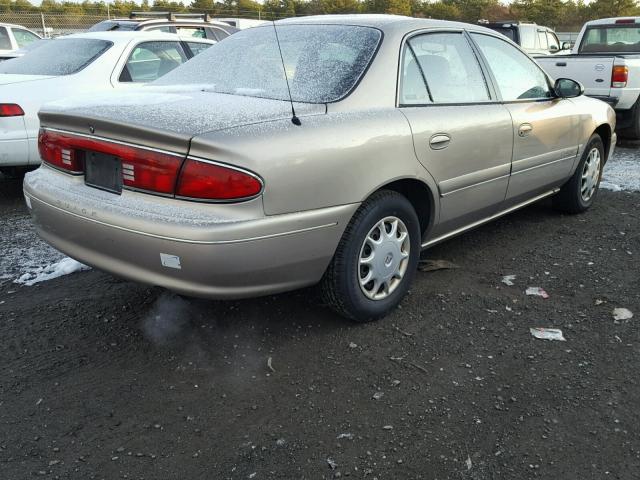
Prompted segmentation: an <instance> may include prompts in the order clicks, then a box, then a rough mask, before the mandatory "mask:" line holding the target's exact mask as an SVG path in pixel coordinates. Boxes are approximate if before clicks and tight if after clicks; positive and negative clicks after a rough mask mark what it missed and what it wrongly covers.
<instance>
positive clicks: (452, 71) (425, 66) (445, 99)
mask: <svg viewBox="0 0 640 480" xmlns="http://www.w3.org/2000/svg"><path fill="white" fill-rule="evenodd" d="M407 47H408V48H406V49H405V53H404V54H405V58H404V59H403V64H404V71H403V76H402V81H401V88H402V91H401V94H400V98H401V102H402V103H403V104H404V105H412V104H413V105H416V104H421V103H473V102H483V101H487V100H489V92H488V90H487V84H486V82H485V79H484V76H483V75H482V71H481V70H480V65H479V64H478V61H477V59H476V57H475V55H474V53H473V51H472V50H471V47H470V46H469V44H468V42H467V40H466V39H465V38H464V36H463V35H462V34H461V33H431V34H425V35H418V36H415V37H413V38H411V39H410V40H409V41H408V42H407ZM421 81H422V82H423V83H425V86H424V88H425V89H426V93H427V98H426V99H425V98H424V95H425V91H424V89H423V87H422V86H420V82H421ZM425 100H426V101H425Z"/></svg>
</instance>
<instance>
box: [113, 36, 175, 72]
mask: <svg viewBox="0 0 640 480" xmlns="http://www.w3.org/2000/svg"><path fill="white" fill-rule="evenodd" d="M186 61H187V56H186V55H185V53H184V52H183V50H182V47H181V46H180V43H179V42H144V43H141V44H140V45H138V46H137V47H135V48H134V49H133V51H132V52H131V55H129V59H128V60H127V63H126V65H125V67H124V69H123V70H122V73H121V74H120V78H119V80H120V81H121V82H150V81H152V80H155V79H157V78H160V77H161V76H163V75H165V74H166V73H169V72H170V71H171V70H173V69H174V68H176V67H178V66H180V65H181V64H183V63H184V62H186Z"/></svg>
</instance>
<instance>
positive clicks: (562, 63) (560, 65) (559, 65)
mask: <svg viewBox="0 0 640 480" xmlns="http://www.w3.org/2000/svg"><path fill="white" fill-rule="evenodd" d="M566 66H567V62H556V67H566Z"/></svg>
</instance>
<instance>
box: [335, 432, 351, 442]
mask: <svg viewBox="0 0 640 480" xmlns="http://www.w3.org/2000/svg"><path fill="white" fill-rule="evenodd" d="M336 438H337V439H338V440H342V439H343V438H346V439H347V440H353V433H348V432H347V433H341V434H340V435H338V436H337V437H336Z"/></svg>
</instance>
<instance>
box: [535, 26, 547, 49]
mask: <svg viewBox="0 0 640 480" xmlns="http://www.w3.org/2000/svg"><path fill="white" fill-rule="evenodd" d="M538 43H540V48H541V49H542V50H547V49H548V48H549V44H548V43H547V32H545V31H544V30H538Z"/></svg>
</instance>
